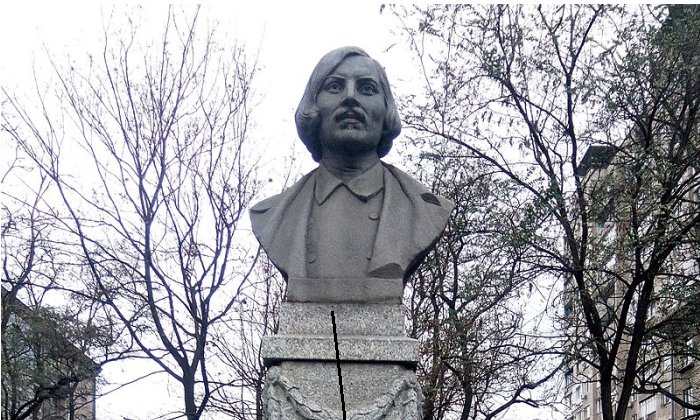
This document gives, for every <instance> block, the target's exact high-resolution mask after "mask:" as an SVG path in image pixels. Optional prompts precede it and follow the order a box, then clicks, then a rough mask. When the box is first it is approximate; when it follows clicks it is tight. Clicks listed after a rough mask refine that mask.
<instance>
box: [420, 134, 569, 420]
mask: <svg viewBox="0 0 700 420" xmlns="http://www.w3.org/2000/svg"><path fill="white" fill-rule="evenodd" d="M417 143H419V144H417V146H418V150H430V149H428V148H426V147H424V146H425V144H421V143H423V142H422V141H417ZM453 152H454V150H453ZM455 153H456V154H453V153H450V152H448V149H447V147H442V148H441V149H440V151H439V152H437V153H436V150H434V149H433V150H431V151H430V152H423V153H422V154H421V155H422V158H421V159H419V160H418V162H419V163H418V169H417V170H418V172H419V173H420V174H421V175H419V176H421V177H425V178H426V179H430V180H432V187H433V189H434V190H435V191H436V193H439V194H441V195H443V196H446V197H448V198H450V199H451V200H453V201H454V202H455V204H456V206H455V209H454V210H453V213H452V217H451V220H450V224H449V226H448V230H447V231H446V232H445V235H444V238H443V240H441V242H440V243H439V245H438V247H437V249H436V250H435V251H434V252H432V253H431V254H430V255H429V256H428V258H427V260H426V262H425V263H424V264H423V266H422V267H421V268H420V269H419V270H418V272H417V273H416V275H415V276H414V277H413V278H412V279H411V281H410V282H409V287H408V291H409V298H408V300H407V302H408V305H409V315H410V331H411V332H410V335H411V336H413V337H416V338H419V339H421V344H422V353H423V356H422V360H421V363H420V364H419V378H420V379H421V381H422V388H423V392H424V394H425V402H424V405H423V415H424V417H425V418H427V419H441V418H452V417H451V416H452V414H451V413H453V412H456V414H457V416H458V418H461V419H482V418H483V419H489V418H495V417H498V416H500V415H502V414H503V413H504V412H505V411H506V410H508V409H509V408H510V407H512V406H513V405H518V404H527V405H529V406H533V407H540V406H543V405H547V404H548V403H549V402H551V401H552V400H553V394H552V389H551V387H550V389H545V386H543V385H545V384H546V383H547V382H548V380H549V379H551V377H552V376H553V375H554V373H555V372H556V371H557V366H558V365H559V364H561V357H557V355H561V354H562V351H563V349H562V348H561V344H562V343H561V340H559V341H558V342H554V341H552V340H551V339H550V338H551V337H547V336H546V335H547V331H546V329H544V328H542V326H541V325H540V323H541V322H542V321H541V320H542V317H543V314H542V313H541V312H542V311H541V310H540V309H537V308H533V307H532V305H524V304H523V302H525V301H537V300H538V293H539V291H537V290H535V289H534V288H533V287H534V283H533V282H532V281H531V280H532V279H531V278H530V273H529V272H527V270H526V267H527V261H525V260H524V256H525V255H526V254H527V247H529V246H530V245H529V244H528V243H527V242H526V241H518V240H517V239H516V238H513V237H511V236H509V235H508V231H507V230H505V229H503V228H502V226H503V225H507V224H517V223H518V221H519V220H520V218H519V217H518V216H517V215H516V214H515V213H517V211H518V210H519V208H518V207H514V206H504V205H503V201H501V200H505V199H507V198H508V197H509V196H510V195H511V194H513V192H514V191H513V189H512V187H511V186H510V185H509V183H508V182H504V181H503V180H502V179H499V177H498V176H496V174H494V173H487V172H482V171H481V170H480V168H479V167H478V166H476V165H471V164H469V163H468V162H466V163H465V162H463V160H462V159H461V157H460V156H459V151H456V152H455ZM528 223H529V222H528V221H523V224H528ZM528 228H530V229H532V226H528ZM539 300H540V301H544V299H543V297H539ZM550 333H551V332H550ZM558 346H559V347H558Z"/></svg>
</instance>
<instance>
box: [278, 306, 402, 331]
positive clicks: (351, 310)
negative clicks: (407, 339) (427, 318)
mask: <svg viewBox="0 0 700 420" xmlns="http://www.w3.org/2000/svg"><path fill="white" fill-rule="evenodd" d="M331 311H333V312H334V314H335V324H336V331H337V333H338V335H339V336H340V335H371V336H403V335H404V309H403V306H402V305H382V304H374V305H361V304H352V303H336V304H330V303H293V302H284V303H282V306H281V308H280V326H279V334H281V335H289V334H306V335H327V336H332V335H333V324H332V320H331Z"/></svg>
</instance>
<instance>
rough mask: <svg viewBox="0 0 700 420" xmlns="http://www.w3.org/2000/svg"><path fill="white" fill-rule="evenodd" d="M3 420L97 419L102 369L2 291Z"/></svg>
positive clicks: (46, 320)
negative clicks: (97, 381)
mask: <svg viewBox="0 0 700 420" xmlns="http://www.w3.org/2000/svg"><path fill="white" fill-rule="evenodd" d="M2 312H3V330H2V418H3V419H13V418H27V419H31V420H59V419H60V420H95V419H96V414H95V391H96V380H97V375H98V373H99V367H98V366H97V365H96V364H95V363H94V362H93V361H92V360H91V359H90V358H89V357H87V356H86V355H85V354H84V353H83V352H82V351H81V350H80V349H79V348H78V347H76V346H75V345H74V344H73V343H71V342H70V341H69V340H68V339H67V338H66V337H64V336H63V335H61V333H60V327H59V326H58V325H56V323H55V322H54V320H53V319H51V318H50V317H46V316H45V314H43V313H42V311H41V310H37V309H32V308H30V307H28V306H26V305H25V304H23V303H22V302H20V301H19V300H18V299H16V298H14V297H13V296H11V295H10V293H9V292H8V291H7V290H6V289H5V288H2Z"/></svg>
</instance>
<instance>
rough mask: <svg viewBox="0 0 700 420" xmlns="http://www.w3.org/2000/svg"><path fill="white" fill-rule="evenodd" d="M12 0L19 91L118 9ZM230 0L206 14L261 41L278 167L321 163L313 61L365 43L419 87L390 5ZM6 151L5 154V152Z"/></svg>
mask: <svg viewBox="0 0 700 420" xmlns="http://www.w3.org/2000/svg"><path fill="white" fill-rule="evenodd" d="M7 3H9V2H6V4H5V5H3V6H0V39H2V41H1V42H0V54H1V55H0V56H2V57H3V59H2V60H0V76H1V78H0V84H1V85H2V86H3V87H5V88H7V89H8V90H9V91H10V92H17V93H21V92H22V91H26V90H28V89H32V87H33V85H32V84H33V78H32V71H33V68H35V67H36V68H39V69H41V68H42V66H41V64H40V63H42V62H45V59H46V54H47V52H48V54H50V55H51V56H53V57H57V58H60V57H64V56H65V55H66V54H70V55H74V56H84V55H86V54H87V53H88V52H90V51H99V47H100V41H101V36H102V24H103V21H104V20H103V16H105V15H107V14H108V13H109V11H110V10H111V8H112V7H111V6H110V5H100V4H95V3H81V4H79V3H63V2H58V3H57V2H53V3H46V4H34V3H29V4H27V3H20V2H12V3H11V4H7ZM228 3H231V4H225V5H224V4H223V3H216V4H210V5H207V6H205V7H204V8H203V10H202V18H203V19H206V20H207V21H209V20H214V19H216V20H218V21H219V22H220V28H219V30H220V31H226V32H228V33H229V34H230V35H229V36H230V37H232V38H236V39H238V40H240V41H243V42H244V43H245V44H246V45H247V49H248V51H249V53H250V54H251V55H253V54H255V52H256V51H258V49H259V56H258V63H259V65H260V66H261V67H262V71H261V72H260V73H259V74H258V75H257V78H256V80H255V81H254V83H255V85H254V86H255V89H256V91H257V92H258V94H259V95H260V96H259V98H258V100H259V105H258V106H257V107H256V109H255V111H254V119H255V122H256V124H255V127H254V129H253V130H251V137H252V140H254V141H256V144H257V145H260V147H265V150H270V153H269V154H268V155H267V156H268V158H266V159H265V160H264V161H263V162H262V164H263V165H267V166H268V167H269V168H271V169H274V168H281V167H282V166H284V165H285V162H284V157H285V156H289V153H291V152H290V151H291V150H292V149H293V148H296V149H297V156H299V157H300V158H301V160H300V163H299V164H298V165H297V167H296V169H297V170H298V171H300V172H301V173H303V172H306V171H307V170H308V169H310V168H312V167H313V166H314V163H313V161H312V160H311V158H310V156H308V154H307V153H306V152H305V150H304V149H303V145H302V144H301V142H300V141H299V140H298V138H297V135H296V129H295V127H294V120H293V114H294V110H295V109H296V106H297V104H298V102H299V99H301V95H302V93H303V90H304V87H305V84H306V81H307V80H308V77H309V75H310V73H311V70H312V69H313V67H314V65H315V64H316V62H317V61H318V60H319V58H320V57H321V56H322V55H323V54H325V53H326V52H328V51H330V50H332V49H334V48H337V47H340V46H345V45H356V46H359V47H361V48H364V49H365V50H366V51H367V52H368V53H369V54H370V55H371V56H372V57H374V58H375V59H377V60H378V61H379V62H380V63H382V65H384V67H385V68H386V70H387V73H388V76H389V80H390V82H391V84H392V86H393V87H394V90H395V92H394V93H395V94H396V95H401V94H405V93H408V92H407V90H411V89H413V90H415V92H411V93H418V91H419V90H420V89H421V88H420V86H418V85H417V84H415V77H416V66H415V65H414V64H413V60H412V58H411V54H410V52H409V51H408V49H407V48H406V47H405V42H401V38H400V37H399V36H398V35H395V34H392V31H394V32H397V31H398V21H397V20H396V19H395V18H394V17H393V16H392V15H391V13H390V11H388V10H385V11H384V13H381V14H380V5H379V3H366V4H362V3H349V2H345V3H342V4H340V3H330V2H326V3H321V2H318V3H304V4H300V3H297V2H289V3H261V2H255V3H253V2H238V3H239V4H233V3H234V2H228ZM166 13H167V6H166V5H157V6H149V7H147V8H144V9H143V14H144V16H145V17H147V18H148V19H149V22H152V26H153V28H152V29H154V30H155V29H157V27H160V26H157V25H156V24H158V23H160V24H162V22H163V21H164V19H165V16H166ZM146 29H148V28H146ZM35 63H39V64H37V65H35ZM38 76H39V79H40V81H41V80H42V79H43V80H48V78H49V77H50V76H49V75H47V74H46V73H42V72H41V71H40V72H39V74H38ZM6 147H12V145H8V144H3V145H2V149H5V148H6ZM5 150H6V149H5ZM4 155H5V158H7V156H8V154H7V153H4ZM400 159H401V157H400V151H397V150H396V148H395V149H394V150H392V152H391V153H390V154H389V155H388V156H387V159H386V160H388V161H389V162H400ZM273 188H274V187H273ZM150 366H152V364H150V363H149V362H144V361H142V362H130V363H129V364H124V363H121V364H113V365H109V366H107V368H106V369H105V370H104V371H103V375H104V376H105V377H106V378H107V379H114V378H129V377H133V375H135V372H138V373H144V372H146V371H148V369H149V367H150ZM176 389H177V387H176V385H174V384H172V383H170V384H168V382H167V381H166V380H165V379H164V376H159V377H156V378H151V379H149V380H146V381H142V382H140V383H139V384H136V385H132V386H129V387H126V388H125V389H123V390H119V391H116V392H114V393H112V394H110V395H108V396H105V397H102V398H100V399H99V400H98V415H97V417H98V418H99V419H101V420H102V419H106V420H110V419H122V418H132V419H139V420H140V419H151V418H156V415H157V414H159V413H160V414H162V413H165V412H168V411H169V409H173V408H174V407H179V406H181V402H180V401H179V399H177V393H176ZM174 391H175V392H174ZM519 414H523V413H522V411H521V412H520V413H519Z"/></svg>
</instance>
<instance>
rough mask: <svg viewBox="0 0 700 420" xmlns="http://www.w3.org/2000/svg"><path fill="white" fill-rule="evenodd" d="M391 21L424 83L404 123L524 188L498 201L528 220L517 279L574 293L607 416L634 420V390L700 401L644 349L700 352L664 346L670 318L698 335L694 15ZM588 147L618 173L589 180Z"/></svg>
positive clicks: (494, 12)
mask: <svg viewBox="0 0 700 420" xmlns="http://www.w3.org/2000/svg"><path fill="white" fill-rule="evenodd" d="M396 14H397V16H398V17H399V18H401V22H402V27H403V29H404V31H405V33H406V34H407V35H408V38H409V41H410V42H411V43H412V46H413V48H414V51H415V52H416V56H417V57H418V59H419V60H420V63H421V65H422V66H423V70H424V72H423V74H424V76H425V86H426V92H425V95H422V96H417V97H414V98H408V99H409V100H408V102H407V104H406V106H405V110H406V113H407V115H408V116H407V118H406V122H407V123H408V125H409V126H410V127H411V128H412V129H414V130H416V132H417V133H418V134H417V135H418V136H421V137H423V138H428V139H430V140H431V141H432V145H433V148H434V149H435V150H438V151H441V150H449V152H450V153H452V154H455V153H457V154H458V155H459V156H461V158H462V159H463V160H465V161H469V160H474V161H476V162H478V165H480V166H481V167H483V168H484V169H483V171H484V172H492V173H496V174H498V175H499V176H500V179H502V180H507V181H508V182H509V183H510V184H511V185H512V187H513V188H514V190H513V193H512V194H511V195H510V196H509V197H510V198H509V199H508V200H509V201H508V202H505V203H504V204H505V205H513V208H515V209H517V212H515V213H514V217H515V220H516V221H518V222H521V221H522V222H527V223H526V224H525V225H523V224H521V223H515V224H507V223H506V224H501V225H500V226H499V228H500V229H502V230H503V231H504V232H509V235H510V236H511V237H512V238H513V239H514V240H519V241H523V243H525V244H527V246H523V247H521V249H523V250H524V253H523V255H520V256H518V257H519V260H520V261H521V262H520V267H518V269H519V270H524V271H525V272H528V273H529V274H530V276H531V277H532V278H533V280H537V281H538V282H542V281H545V282H547V283H551V282H552V280H553V279H554V280H556V281H555V282H554V283H552V284H554V285H555V287H556V288H557V289H558V290H561V291H563V294H559V293H557V294H555V296H557V299H554V300H552V301H551V303H552V304H553V305H554V307H557V306H558V307H564V306H565V305H564V304H565V302H566V301H567V300H568V299H573V301H572V302H573V305H574V306H573V307H574V308H575V310H574V311H573V312H574V313H573V316H572V314H571V313H567V316H564V317H560V321H561V323H562V326H563V327H564V328H563V330H562V333H563V334H564V335H565V336H566V335H569V337H568V338H570V343H569V349H570V350H569V353H570V355H569V356H568V357H569V360H577V361H582V362H583V363H585V364H588V365H589V366H591V367H593V368H594V369H595V371H596V372H597V374H596V377H595V378H591V380H595V381H597V382H598V383H599V384H600V388H601V397H602V401H601V403H602V407H601V409H602V414H603V418H605V419H624V418H625V415H626V411H627V407H628V402H629V400H630V397H631V396H632V393H633V391H636V392H638V393H646V394H650V395H653V394H654V393H659V392H662V393H664V394H665V395H667V396H669V397H670V398H672V399H674V401H676V402H677V403H678V404H681V405H684V406H685V407H689V408H690V409H698V408H700V407H699V406H698V404H697V402H693V401H683V400H682V398H680V396H679V395H678V394H674V393H672V392H668V391H665V392H664V391H663V390H662V389H660V388H658V387H647V386H645V385H644V383H645V382H646V381H647V379H648V375H646V376H645V374H644V372H645V371H648V370H649V365H648V364H647V363H646V362H645V360H644V357H645V355H646V354H652V353H651V352H648V351H647V350H645V349H647V348H651V347H656V349H657V352H656V353H655V354H656V355H657V356H656V359H655V361H656V362H655V363H657V366H658V363H659V360H660V357H659V350H661V349H663V350H661V351H662V352H663V353H662V354H663V355H664V356H671V357H680V356H689V357H691V358H692V357H695V358H697V349H695V348H693V347H692V346H690V347H689V346H687V345H685V344H684V345H683V346H678V345H675V344H674V342H673V341H670V340H666V341H663V342H662V341H660V340H661V337H662V335H663V334H661V333H660V332H661V331H663V330H664V328H661V327H662V325H675V326H676V328H677V329H676V331H678V328H680V330H682V331H684V334H683V336H684V337H688V334H690V335H693V334H696V333H697V331H698V317H697V311H696V310H695V309H692V308H693V304H692V302H694V301H696V299H697V298H695V297H694V296H697V294H698V284H697V282H696V280H695V279H696V278H697V276H698V272H699V270H698V260H697V249H700V243H698V236H697V229H698V226H699V224H700V210H699V204H698V195H697V190H698V186H699V185H700V171H699V170H698V167H697V162H698V161H699V159H698V158H699V157H700V156H699V154H700V147H699V146H698V145H699V143H698V139H700V135H699V134H698V109H699V108H698V106H699V101H700V84H698V74H700V72H698V71H697V69H698V64H697V63H698V57H699V56H700V55H699V54H698V47H697V46H698V45H699V43H698V40H700V38H699V35H700V32H698V28H699V27H698V20H697V19H696V17H697V11H696V9H694V8H692V7H691V8H687V9H684V10H682V11H680V10H678V11H676V14H675V15H674V12H673V8H671V9H670V11H669V9H668V8H666V7H661V6H659V7H634V8H632V7H629V8H626V7H606V6H594V5H587V6H555V7H545V6H541V7H525V6H518V7H515V6H486V7H471V6H428V7H425V8H418V7H417V8H414V9H411V10H405V9H396ZM686 15H687V16H686ZM668 16H671V18H672V19H668V18H667V17H668ZM684 16H685V17H684ZM444 144H449V145H451V146H452V148H450V149H445V148H444V147H441V145H444ZM593 145H604V146H605V147H607V148H609V149H610V150H612V151H613V154H614V159H612V160H610V161H609V162H608V163H610V165H612V168H613V169H612V170H611V172H613V174H611V175H610V176H603V177H591V176H588V175H587V174H588V173H590V172H589V169H591V163H590V161H588V163H587V162H586V161H584V160H582V158H583V157H584V152H585V151H586V150H588V149H589V148H590V147H591V146H593ZM455 150H458V151H459V152H455ZM592 165H593V168H594V169H597V168H600V164H599V163H595V162H594V163H593V164H592ZM596 165H597V166H596ZM601 223H602V224H605V223H610V224H613V225H614V226H615V228H614V229H613V230H614V231H615V235H616V237H615V238H613V239H611V237H610V236H609V235H607V236H606V235H601V234H600V233H601V232H602V230H600V229H599V227H600V226H598V225H599V224H601ZM526 225H527V226H529V228H527V226H526ZM523 227H526V228H525V229H523ZM609 231H611V230H608V232H609ZM611 259H614V261H613V262H611ZM540 284H542V283H540ZM565 284H566V285H568V289H566V290H564V289H565V286H564V285H565ZM613 285H614V287H612V286H613ZM672 291H673V292H672ZM561 299H564V300H563V301H562V300H561ZM658 301H666V302H668V308H667V310H666V313H665V315H664V317H662V318H661V319H662V321H659V318H654V317H652V316H650V308H652V305H653V304H654V302H658ZM569 308H571V307H569ZM678 308H682V309H678ZM567 312H568V311H567ZM577 315H580V317H579V316H577ZM659 322H660V323H659ZM666 334H668V333H666ZM683 341H685V338H683ZM681 348H682V349H683V350H682V351H680V352H678V351H677V350H679V349H681ZM645 377H646V378H647V379H644V378H645Z"/></svg>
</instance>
